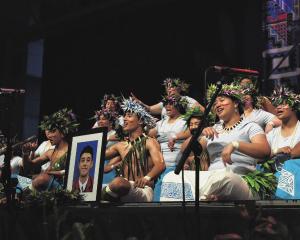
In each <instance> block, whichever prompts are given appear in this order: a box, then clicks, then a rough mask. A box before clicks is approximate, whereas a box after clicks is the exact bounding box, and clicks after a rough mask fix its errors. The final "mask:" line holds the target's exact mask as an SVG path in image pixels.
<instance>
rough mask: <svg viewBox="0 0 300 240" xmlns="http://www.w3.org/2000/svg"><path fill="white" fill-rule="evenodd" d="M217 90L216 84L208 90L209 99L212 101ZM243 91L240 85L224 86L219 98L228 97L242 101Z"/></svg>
mask: <svg viewBox="0 0 300 240" xmlns="http://www.w3.org/2000/svg"><path fill="white" fill-rule="evenodd" d="M216 90H217V86H216V85H215V84H211V85H210V86H209V87H208V90H207V99H208V100H209V101H210V100H211V97H212V96H213V95H214V93H215V92H216ZM242 95H243V93H242V89H241V86H239V85H234V84H223V85H222V89H221V91H220V93H219V96H226V97H231V98H235V99H237V100H239V101H242Z"/></svg>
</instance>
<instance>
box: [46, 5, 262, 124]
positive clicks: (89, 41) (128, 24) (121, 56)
mask: <svg viewBox="0 0 300 240" xmlns="http://www.w3.org/2000/svg"><path fill="white" fill-rule="evenodd" d="M261 8H262V6H261V3H260V1H251V0H247V1H233V0H231V1H206V2H204V1H179V0H177V1H160V2H156V1H127V2H126V4H125V3H124V2H123V4H119V5H117V4H116V5H115V6H108V7H103V8H99V9H98V10H97V11H94V12H90V13H89V14H83V15H79V16H76V17H73V18H66V19H65V20H64V21H61V22H57V24H53V25H52V26H51V28H48V29H46V30H47V31H46V32H45V34H44V36H45V37H44V40H45V41H44V63H43V77H42V80H43V81H42V89H41V109H40V110H41V111H40V115H41V116H42V115H44V114H49V113H51V112H53V111H56V110H57V109H59V108H62V107H65V106H68V107H70V108H72V109H73V110H74V111H75V112H76V113H77V114H78V115H79V117H80V121H81V123H82V128H89V127H90V126H91V125H92V122H91V121H88V120H87V118H89V117H91V116H92V115H93V112H94V110H95V109H97V108H99V106H100V99H101V98H102V96H103V95H104V94H105V93H115V94H117V95H119V94H123V95H124V96H125V97H127V96H128V95H129V94H130V92H134V93H135V94H136V96H138V97H139V98H141V99H142V100H143V101H144V102H146V103H148V104H154V103H156V102H158V101H159V100H160V99H161V95H162V94H163V87H162V81H163V79H164V78H166V77H180V78H182V79H184V80H186V81H187V82H188V83H190V84H191V85H192V87H191V90H190V94H189V95H190V96H192V97H194V98H196V99H197V100H199V101H200V102H202V103H203V93H204V89H203V82H204V70H205V69H206V68H207V67H208V66H211V65H227V66H235V67H246V68H253V69H257V70H261V68H262V67H261V63H262V61H261V49H262V47H263V35H262V32H261V13H262V9H261ZM44 14H45V16H47V9H46V10H44ZM219 77H220V75H218V74H213V73H212V74H209V78H210V79H211V80H212V79H216V78H219Z"/></svg>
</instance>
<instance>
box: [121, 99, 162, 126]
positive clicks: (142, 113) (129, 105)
mask: <svg viewBox="0 0 300 240" xmlns="http://www.w3.org/2000/svg"><path fill="white" fill-rule="evenodd" d="M121 107H122V109H123V111H124V113H126V112H131V113H135V114H137V115H138V116H139V117H140V118H141V119H142V120H143V121H144V123H145V125H147V127H148V128H153V127H155V125H156V119H155V118H154V117H153V116H152V115H151V114H150V113H148V112H147V111H146V110H145V108H144V107H143V106H142V105H140V104H139V103H137V102H136V101H134V100H133V99H132V98H131V97H130V98H129V99H125V98H123V102H122V104H121Z"/></svg>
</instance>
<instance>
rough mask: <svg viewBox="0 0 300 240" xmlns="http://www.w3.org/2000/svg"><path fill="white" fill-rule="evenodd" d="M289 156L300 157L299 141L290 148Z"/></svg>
mask: <svg viewBox="0 0 300 240" xmlns="http://www.w3.org/2000/svg"><path fill="white" fill-rule="evenodd" d="M291 157H292V158H298V157H300V142H298V143H297V144H296V145H295V147H293V148H292V149H291Z"/></svg>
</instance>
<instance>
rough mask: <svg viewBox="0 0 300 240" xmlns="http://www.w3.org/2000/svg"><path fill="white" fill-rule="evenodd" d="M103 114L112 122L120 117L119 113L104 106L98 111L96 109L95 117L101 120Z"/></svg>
mask: <svg viewBox="0 0 300 240" xmlns="http://www.w3.org/2000/svg"><path fill="white" fill-rule="evenodd" d="M101 115H103V116H104V117H106V118H107V119H108V120H109V121H110V122H112V123H114V122H115V121H116V119H117V118H118V113H117V112H113V111H110V110H109V109H107V108H102V109H100V110H98V111H95V118H96V119H97V120H99V118H100V116H101Z"/></svg>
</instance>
